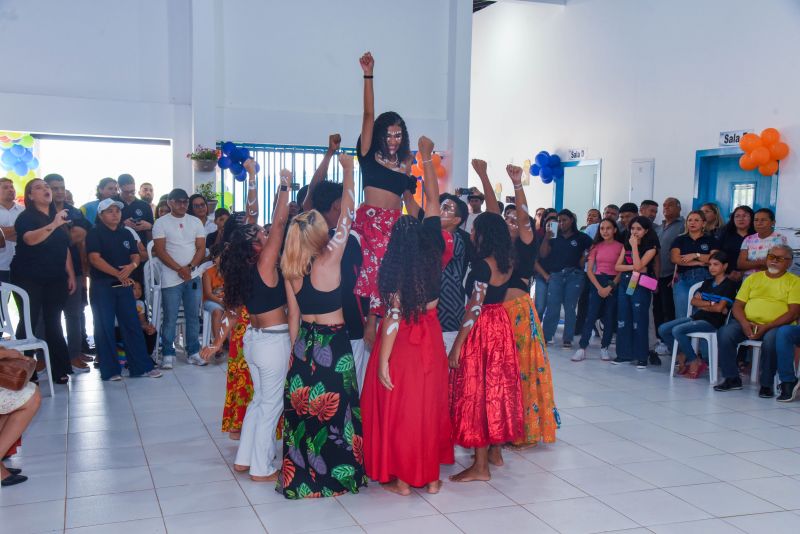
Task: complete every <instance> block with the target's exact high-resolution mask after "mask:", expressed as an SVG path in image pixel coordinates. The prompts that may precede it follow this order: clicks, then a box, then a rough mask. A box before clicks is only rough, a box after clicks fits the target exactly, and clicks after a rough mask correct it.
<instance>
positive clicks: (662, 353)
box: [653, 341, 669, 356]
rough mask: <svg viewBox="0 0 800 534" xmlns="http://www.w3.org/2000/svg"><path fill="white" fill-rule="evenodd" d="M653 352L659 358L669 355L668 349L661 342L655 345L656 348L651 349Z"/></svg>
mask: <svg viewBox="0 0 800 534" xmlns="http://www.w3.org/2000/svg"><path fill="white" fill-rule="evenodd" d="M653 352H655V353H656V354H658V355H659V356H666V355H667V354H669V348H667V346H666V345H665V344H664V342H663V341H659V342H658V343H656V346H655V347H653Z"/></svg>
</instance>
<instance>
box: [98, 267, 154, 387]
mask: <svg viewBox="0 0 800 534" xmlns="http://www.w3.org/2000/svg"><path fill="white" fill-rule="evenodd" d="M117 283H118V282H117V280H110V279H105V280H104V279H97V278H95V279H93V280H92V284H91V291H90V292H89V293H90V296H89V300H90V301H91V304H92V316H93V317H94V342H95V347H96V348H97V355H98V357H99V358H100V378H102V379H103V380H108V379H109V378H111V377H112V376H114V375H118V374H120V373H121V371H122V369H121V367H120V364H119V359H118V357H117V340H116V335H115V331H114V319H116V320H117V323H118V324H119V330H120V333H121V334H122V342H123V343H124V344H125V355H126V357H127V360H128V369H129V370H130V373H131V376H139V375H142V374H144V373H146V372H148V371H151V370H152V369H153V360H151V359H150V354H148V353H147V348H146V346H145V341H144V333H143V332H142V325H140V324H139V315H138V314H137V313H136V299H134V298H133V288H132V287H112V286H113V285H115V284H117Z"/></svg>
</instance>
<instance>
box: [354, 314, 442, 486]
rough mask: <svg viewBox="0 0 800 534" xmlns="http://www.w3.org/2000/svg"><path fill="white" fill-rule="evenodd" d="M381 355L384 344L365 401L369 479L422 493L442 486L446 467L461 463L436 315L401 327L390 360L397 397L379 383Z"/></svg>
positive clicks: (375, 356)
mask: <svg viewBox="0 0 800 534" xmlns="http://www.w3.org/2000/svg"><path fill="white" fill-rule="evenodd" d="M380 352H381V340H380V339H378V341H377V342H376V343H375V347H374V348H373V349H372V355H371V356H370V359H369V365H368V366H367V376H366V380H365V383H364V391H363V393H362V395H361V407H362V413H363V414H364V465H365V466H366V469H367V475H369V477H370V478H372V479H374V480H377V481H378V482H382V483H385V482H391V481H393V480H394V479H400V480H402V481H403V482H405V483H407V484H410V485H412V486H415V487H422V486H424V485H426V484H428V483H431V482H435V481H437V480H439V465H440V464H452V463H453V462H455V458H454V457H453V442H452V441H451V440H452V436H451V429H450V412H449V409H448V398H447V375H448V370H447V354H446V353H445V351H444V341H443V339H442V327H441V326H440V325H439V319H438V317H437V312H436V309H433V310H428V311H427V312H425V313H424V314H422V315H421V316H420V318H419V321H418V322H416V323H415V322H406V321H402V322H401V323H400V328H399V330H398V331H397V337H396V338H395V341H394V345H393V346H392V353H391V357H390V359H389V376H390V377H391V379H392V385H393V386H394V388H393V389H392V390H391V391H389V390H388V389H386V388H385V387H384V386H383V384H381V383H380V381H379V379H378V368H379V363H380Z"/></svg>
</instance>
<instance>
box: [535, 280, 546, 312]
mask: <svg viewBox="0 0 800 534" xmlns="http://www.w3.org/2000/svg"><path fill="white" fill-rule="evenodd" d="M534 284H535V286H534V287H535V288H536V289H535V290H534V295H533V296H534V299H535V300H534V303H533V305H534V307H535V308H536V313H537V314H538V315H539V317H544V311H545V310H546V309H547V285H548V283H547V280H545V279H544V278H542V277H541V276H539V275H538V274H537V275H536V278H535V280H534Z"/></svg>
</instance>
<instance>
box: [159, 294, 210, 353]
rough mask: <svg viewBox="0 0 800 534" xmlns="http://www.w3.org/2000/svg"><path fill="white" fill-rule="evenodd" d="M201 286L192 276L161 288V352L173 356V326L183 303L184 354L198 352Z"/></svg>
mask: <svg viewBox="0 0 800 534" xmlns="http://www.w3.org/2000/svg"><path fill="white" fill-rule="evenodd" d="M201 296H202V288H201V287H200V279H199V278H192V279H191V280H188V281H186V282H182V283H180V284H178V285H177V286H172V287H167V288H163V289H162V290H161V299H162V300H163V313H164V319H163V321H162V323H161V354H162V355H164V356H175V327H176V324H177V322H178V310H179V309H180V307H181V303H183V315H184V317H185V318H186V354H187V355H192V354H197V353H198V352H200V315H199V314H200V297H201Z"/></svg>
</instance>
